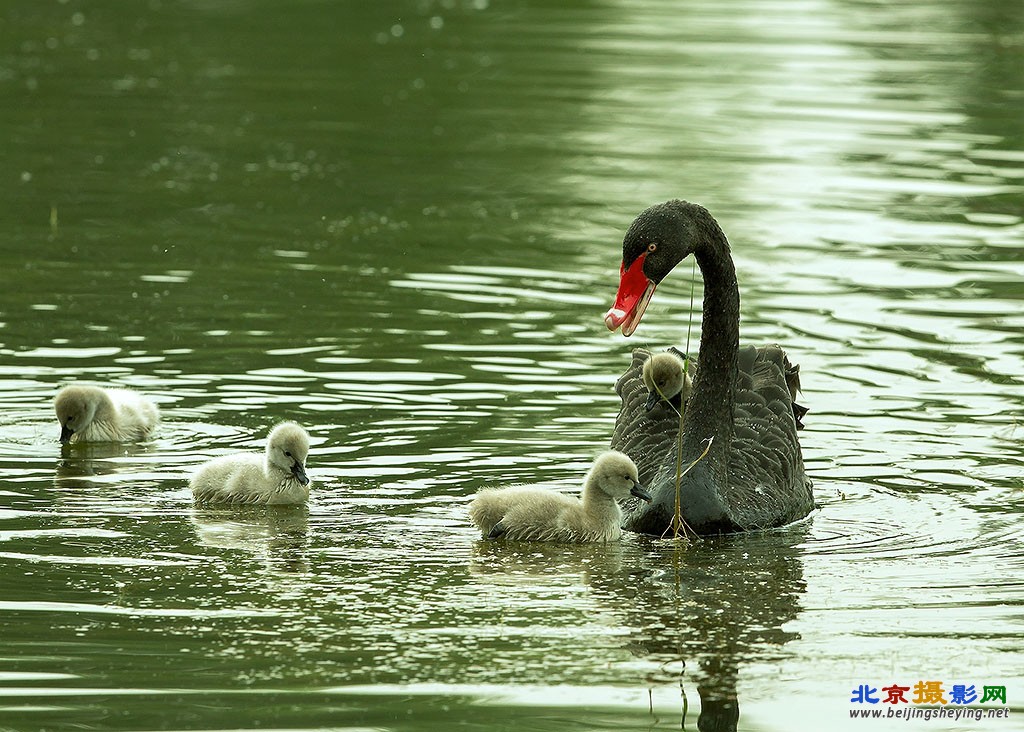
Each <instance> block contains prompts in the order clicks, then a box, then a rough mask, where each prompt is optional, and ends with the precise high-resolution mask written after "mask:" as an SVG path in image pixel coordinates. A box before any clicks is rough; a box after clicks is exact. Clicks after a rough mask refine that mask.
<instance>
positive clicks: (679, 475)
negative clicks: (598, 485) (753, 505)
mask: <svg viewBox="0 0 1024 732" xmlns="http://www.w3.org/2000/svg"><path fill="white" fill-rule="evenodd" d="M696 281H697V262H696V260H694V261H693V262H691V263H690V319H689V321H687V323H686V358H685V359H683V384H684V386H685V384H686V377H687V375H688V374H689V371H690V334H691V333H692V332H693V293H694V289H695V287H696ZM654 388H655V389H657V390H658V396H660V397H661V398H662V399H665V395H664V394H663V393H662V391H661V389H660V388H658V385H657V384H655V385H654ZM665 401H668V400H667V399H665ZM669 405H670V406H672V404H671V402H669ZM672 408H673V409H675V407H674V406H672ZM685 413H686V400H685V399H680V400H679V411H678V412H677V414H678V415H679V430H678V432H677V433H676V496H675V513H674V514H673V516H672V525H671V526H670V527H669V528H668V529H665V532H664V533H663V534H662V535H661V538H663V539H664V538H665V535H666V534H668V532H669V529H671V531H672V538H673V539H680V538H681V539H682V540H683V541H684V543H686V544H689V542H690V536H692V537H693V538H694V540H696V539H698V538H700V537H699V536H698V534H697V532H696V531H694V530H693V529H692V528H691V527H690V525H689V524H687V523H686V521H685V520H684V519H683V498H682V485H683V476H684V475H686V474H687V473H689V472H690V469H691V468H693V466H694V465H696V464H697V463H699V462H700V461H701V460H703V459H704V457H705V456H706V455H707V454H708V451H709V450H710V449H711V443H712V441H713V440H714V438H713V437H709V438H708V439H707V443H708V444H707V447H705V448H704V452H702V453H701V454H700V455H698V456H697V459H696V460H694V461H693V462H692V463H690V464H689V465H688V466H686V470H683V414H685Z"/></svg>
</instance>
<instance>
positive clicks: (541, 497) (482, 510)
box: [469, 451, 650, 543]
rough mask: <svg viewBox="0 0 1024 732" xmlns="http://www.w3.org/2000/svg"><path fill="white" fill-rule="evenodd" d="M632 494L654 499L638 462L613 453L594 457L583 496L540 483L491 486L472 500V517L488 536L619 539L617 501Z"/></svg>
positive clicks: (578, 541) (521, 539)
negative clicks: (642, 481)
mask: <svg viewBox="0 0 1024 732" xmlns="http://www.w3.org/2000/svg"><path fill="white" fill-rule="evenodd" d="M631 495H632V496H635V497H637V498H642V499H645V500H650V496H649V495H648V493H647V492H646V491H645V490H644V489H643V487H642V486H641V485H640V482H639V481H638V479H637V469H636V465H634V464H633V461H632V460H630V459H629V458H628V457H626V456H625V455H623V454H621V453H618V452H614V451H612V452H606V453H604V454H602V455H601V456H599V457H598V458H597V460H596V461H594V467H593V468H591V470H590V472H589V473H588V474H587V478H586V481H585V482H584V485H583V492H582V493H581V495H580V498H574V497H572V496H567V495H565V494H564V493H558V492H557V491H554V490H550V489H545V488H541V487H539V486H513V487H510V488H490V489H485V490H483V491H481V492H480V493H479V494H477V497H476V498H475V499H473V501H472V503H470V504H469V517H470V519H471V520H472V521H473V523H474V524H475V525H476V527H477V528H478V529H480V531H481V533H482V534H483V536H484V538H487V539H497V538H504V539H510V540H513V541H561V542H572V543H587V542H607V541H616V540H618V539H619V537H621V536H622V509H621V508H619V504H618V501H619V500H621V499H623V498H628V497H629V496H631Z"/></svg>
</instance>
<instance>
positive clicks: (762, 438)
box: [611, 345, 813, 531]
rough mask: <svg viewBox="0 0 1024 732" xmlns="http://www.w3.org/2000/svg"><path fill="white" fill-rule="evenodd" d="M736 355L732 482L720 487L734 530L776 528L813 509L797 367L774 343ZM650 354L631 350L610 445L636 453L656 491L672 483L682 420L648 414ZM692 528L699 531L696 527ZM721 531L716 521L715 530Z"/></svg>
mask: <svg viewBox="0 0 1024 732" xmlns="http://www.w3.org/2000/svg"><path fill="white" fill-rule="evenodd" d="M738 355H739V358H738V374H737V379H736V390H735V398H734V403H733V428H734V433H733V437H732V443H731V445H729V447H728V460H729V473H728V474H729V484H728V485H727V486H718V487H717V490H718V494H719V497H720V500H721V502H722V503H723V504H724V506H725V512H726V515H727V517H728V522H727V523H728V524H731V527H730V528H732V529H733V530H747V529H757V528H768V527H771V526H779V525H782V524H785V523H788V522H790V521H793V520H795V519H797V518H800V517H802V516H804V515H806V514H807V512H808V511H809V510H810V509H811V507H812V506H813V498H812V496H811V484H810V480H808V478H807V476H806V475H805V473H804V465H803V458H802V456H801V454H800V443H799V440H798V439H797V434H796V431H797V417H799V416H803V414H804V413H805V412H806V410H805V409H803V407H800V406H799V405H796V404H794V402H793V397H794V395H795V393H796V391H797V390H798V389H799V375H798V373H799V370H798V368H797V367H795V366H793V365H792V364H790V363H789V360H788V359H787V358H786V354H785V353H784V352H783V350H782V349H781V348H780V347H779V346H774V345H773V346H765V347H762V348H754V347H752V346H745V347H741V348H740V349H739V354H738ZM649 357H650V354H649V353H648V352H647V351H646V350H644V349H637V350H635V351H633V361H632V363H631V364H630V367H629V368H628V369H627V370H626V372H625V373H624V374H623V375H622V376H621V377H620V378H619V380H618V382H616V385H615V390H616V392H618V394H619V396H620V397H621V398H622V407H621V409H620V411H619V415H618V418H617V419H616V421H615V430H614V433H613V435H612V442H611V447H612V449H614V450H620V451H622V452H624V453H626V454H627V455H629V456H630V457H631V458H633V461H634V462H635V463H636V464H637V468H638V469H639V473H640V481H641V482H642V483H644V484H645V485H648V486H649V487H650V488H651V489H652V492H656V491H657V489H658V486H659V485H662V484H664V483H665V482H666V481H674V480H675V462H676V454H675V449H676V437H677V434H678V429H679V417H678V416H677V415H676V414H675V413H674V412H673V411H672V410H670V409H657V410H652V411H651V412H647V411H645V409H644V404H645V401H646V399H647V395H648V390H647V388H646V387H645V386H644V384H643V380H642V376H641V374H642V369H643V364H644V362H645V361H646V360H647V359H648V358H649ZM693 457H696V456H692V457H688V460H689V459H693ZM700 474H701V471H700V470H695V471H694V472H693V473H691V474H688V475H687V476H686V477H685V478H684V479H683V480H684V483H686V482H687V481H690V480H698V479H699V476H700ZM684 492H685V491H684ZM683 517H684V518H686V517H687V506H685V505H684V506H683ZM690 523H691V524H693V523H697V524H700V521H691V522H690ZM627 525H628V521H627ZM694 528H695V529H696V530H697V531H700V530H701V528H700V526H699V525H698V526H694ZM721 528H722V525H721V524H720V523H716V525H715V526H714V527H712V530H721Z"/></svg>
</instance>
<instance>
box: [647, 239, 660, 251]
mask: <svg viewBox="0 0 1024 732" xmlns="http://www.w3.org/2000/svg"><path fill="white" fill-rule="evenodd" d="M657 248H658V245H657V244H655V243H654V242H653V241H652V242H651V243H650V244H648V245H647V251H649V252H653V251H654V250H656V249H657Z"/></svg>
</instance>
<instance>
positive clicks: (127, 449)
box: [53, 442, 153, 488]
mask: <svg viewBox="0 0 1024 732" xmlns="http://www.w3.org/2000/svg"><path fill="white" fill-rule="evenodd" d="M152 449H153V448H152V447H150V446H146V445H135V444H128V445H126V444H119V443H116V442H95V443H78V444H69V443H65V444H63V445H61V446H60V458H59V459H58V460H57V466H56V469H55V471H54V476H53V485H54V487H55V488H91V487H95V486H97V485H101V484H107V483H109V482H110V480H108V479H105V478H104V476H113V475H117V474H118V473H130V472H135V471H137V470H138V467H139V466H138V465H137V464H132V463H130V462H124V461H121V460H119V458H131V457H136V456H140V455H145V454H146V453H149V452H152Z"/></svg>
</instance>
